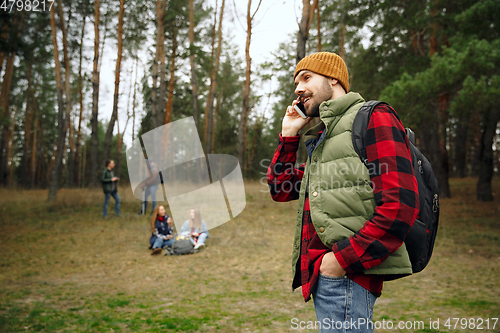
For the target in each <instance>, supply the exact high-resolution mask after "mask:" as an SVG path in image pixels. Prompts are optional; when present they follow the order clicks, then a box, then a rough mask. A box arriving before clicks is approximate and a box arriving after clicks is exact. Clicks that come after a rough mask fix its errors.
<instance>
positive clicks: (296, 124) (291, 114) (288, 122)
mask: <svg viewBox="0 0 500 333" xmlns="http://www.w3.org/2000/svg"><path fill="white" fill-rule="evenodd" d="M299 103H300V102H299V99H296V100H294V101H293V102H292V105H291V106H288V107H287V109H286V113H285V117H283V123H282V124H281V136H283V137H285V136H296V135H297V133H298V132H299V131H300V130H301V129H302V128H303V127H304V126H306V125H307V124H308V123H309V122H310V121H311V120H312V118H311V117H307V116H306V115H305V112H303V113H304V115H303V116H306V118H304V117H303V116H302V115H300V113H299V112H297V110H296V109H295V106H296V105H298V104H299ZM297 108H298V106H297Z"/></svg>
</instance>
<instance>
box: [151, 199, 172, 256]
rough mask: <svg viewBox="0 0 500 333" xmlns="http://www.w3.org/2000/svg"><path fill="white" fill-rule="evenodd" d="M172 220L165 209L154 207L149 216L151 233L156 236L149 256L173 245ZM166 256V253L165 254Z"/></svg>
mask: <svg viewBox="0 0 500 333" xmlns="http://www.w3.org/2000/svg"><path fill="white" fill-rule="evenodd" d="M172 222H173V221H172V218H171V217H170V216H168V215H167V213H166V212H165V207H163V206H161V205H160V206H156V207H155V209H154V210H153V215H152V216H151V229H152V230H151V231H152V232H153V234H154V235H155V236H156V239H155V241H154V243H153V252H152V253H151V255H155V254H160V253H161V249H162V248H164V247H165V246H167V247H168V248H167V249H166V251H169V248H170V247H172V245H174V227H172ZM167 254H168V253H167Z"/></svg>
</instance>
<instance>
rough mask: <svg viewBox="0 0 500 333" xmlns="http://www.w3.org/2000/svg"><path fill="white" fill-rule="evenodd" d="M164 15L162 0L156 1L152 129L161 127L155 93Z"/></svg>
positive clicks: (161, 46)
mask: <svg viewBox="0 0 500 333" xmlns="http://www.w3.org/2000/svg"><path fill="white" fill-rule="evenodd" d="M164 13H165V9H164V8H163V0H156V53H155V61H154V63H153V88H152V90H151V119H152V121H153V127H154V128H156V127H159V126H161V122H160V115H161V112H160V111H159V110H158V98H157V93H158V92H157V91H156V89H157V86H158V61H159V59H160V54H161V50H162V48H163V47H165V46H164V45H163V43H162V36H163V34H164V29H163V18H164ZM160 83H161V82H160ZM162 106H163V105H162Z"/></svg>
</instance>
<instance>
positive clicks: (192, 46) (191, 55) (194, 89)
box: [189, 0, 213, 145]
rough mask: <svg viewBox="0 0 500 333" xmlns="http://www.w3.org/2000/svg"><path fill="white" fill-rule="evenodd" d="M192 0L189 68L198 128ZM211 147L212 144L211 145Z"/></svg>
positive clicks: (190, 3)
mask: <svg viewBox="0 0 500 333" xmlns="http://www.w3.org/2000/svg"><path fill="white" fill-rule="evenodd" d="M193 2H194V1H193V0H189V54H190V55H189V65H190V67H191V86H192V98H193V118H194V123H195V125H196V128H199V127H198V122H199V120H198V118H199V116H198V112H199V111H198V84H197V82H196V68H195V65H194V54H195V47H194V4H193ZM212 145H213V144H212Z"/></svg>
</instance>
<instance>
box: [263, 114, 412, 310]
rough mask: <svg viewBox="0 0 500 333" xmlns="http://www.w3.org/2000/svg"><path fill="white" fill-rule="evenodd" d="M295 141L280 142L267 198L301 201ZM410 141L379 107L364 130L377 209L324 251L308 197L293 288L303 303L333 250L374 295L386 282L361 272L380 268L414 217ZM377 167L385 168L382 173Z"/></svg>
mask: <svg viewBox="0 0 500 333" xmlns="http://www.w3.org/2000/svg"><path fill="white" fill-rule="evenodd" d="M298 145H299V136H295V137H284V138H283V137H281V134H280V141H279V144H278V147H277V148H276V152H275V153H274V157H273V160H272V162H271V164H270V166H269V169H268V172H267V181H268V184H269V188H270V191H271V196H272V197H273V199H274V200H275V201H279V202H285V201H290V200H296V199H298V198H299V191H300V182H301V181H302V177H303V175H304V169H305V163H304V164H302V165H300V166H299V167H298V168H295V167H294V165H295V160H296V152H297V149H298ZM408 147H409V143H408V138H407V137H406V134H405V131H404V128H403V125H402V124H401V121H400V120H399V117H398V115H397V114H396V112H395V111H394V110H393V109H392V108H390V107H387V105H379V106H377V107H376V108H375V109H374V110H373V113H372V116H371V118H370V122H369V124H368V128H367V135H366V152H367V159H368V164H369V165H370V166H374V167H375V168H374V170H381V171H382V172H381V173H380V174H370V177H371V182H372V188H373V189H374V191H373V192H374V196H375V202H376V207H375V211H374V214H373V216H372V218H371V219H369V220H368V221H366V223H365V224H364V226H363V227H362V228H361V229H360V230H359V231H358V232H356V233H355V234H354V235H353V236H351V237H350V238H348V239H344V240H341V241H339V242H337V243H335V245H334V246H333V248H331V249H330V248H327V247H326V246H325V245H324V244H323V243H322V242H321V240H320V239H319V237H318V234H317V233H316V230H315V228H314V225H313V224H312V221H311V215H310V210H309V198H308V197H306V198H305V202H304V209H303V211H304V213H303V216H302V235H301V243H300V244H301V247H300V259H299V261H298V262H297V269H296V276H295V277H294V279H293V281H294V282H293V284H292V288H293V289H295V288H298V287H299V286H300V285H302V294H303V296H304V299H305V301H306V302H307V301H309V300H310V299H311V290H312V289H313V288H314V286H315V284H316V281H317V279H318V275H319V267H320V265H321V260H322V259H323V256H324V255H325V254H326V253H327V252H329V251H333V253H334V254H335V257H336V258H337V260H338V262H339V264H340V265H341V266H342V268H343V269H344V270H345V271H346V274H347V277H348V278H350V279H351V280H353V281H354V282H356V283H358V284H359V285H361V286H362V287H364V288H366V289H367V290H368V291H370V292H372V293H373V294H374V295H376V296H380V294H381V292H382V285H383V281H384V278H383V276H381V275H369V274H364V273H363V272H362V271H363V270H365V269H369V268H371V267H373V266H376V265H378V264H380V263H381V262H382V261H384V260H385V259H386V258H387V257H388V256H389V255H390V254H391V253H392V252H394V251H396V250H397V249H398V248H399V247H400V246H401V245H402V244H403V241H404V238H405V236H406V234H407V233H408V231H409V230H410V228H411V226H412V225H413V222H414V220H415V218H416V217H417V214H418V207H419V203H418V186H417V180H416V178H415V175H414V173H413V168H412V164H411V155H410V150H409V148H408ZM381 165H382V166H383V168H381ZM299 283H300V284H299Z"/></svg>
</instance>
